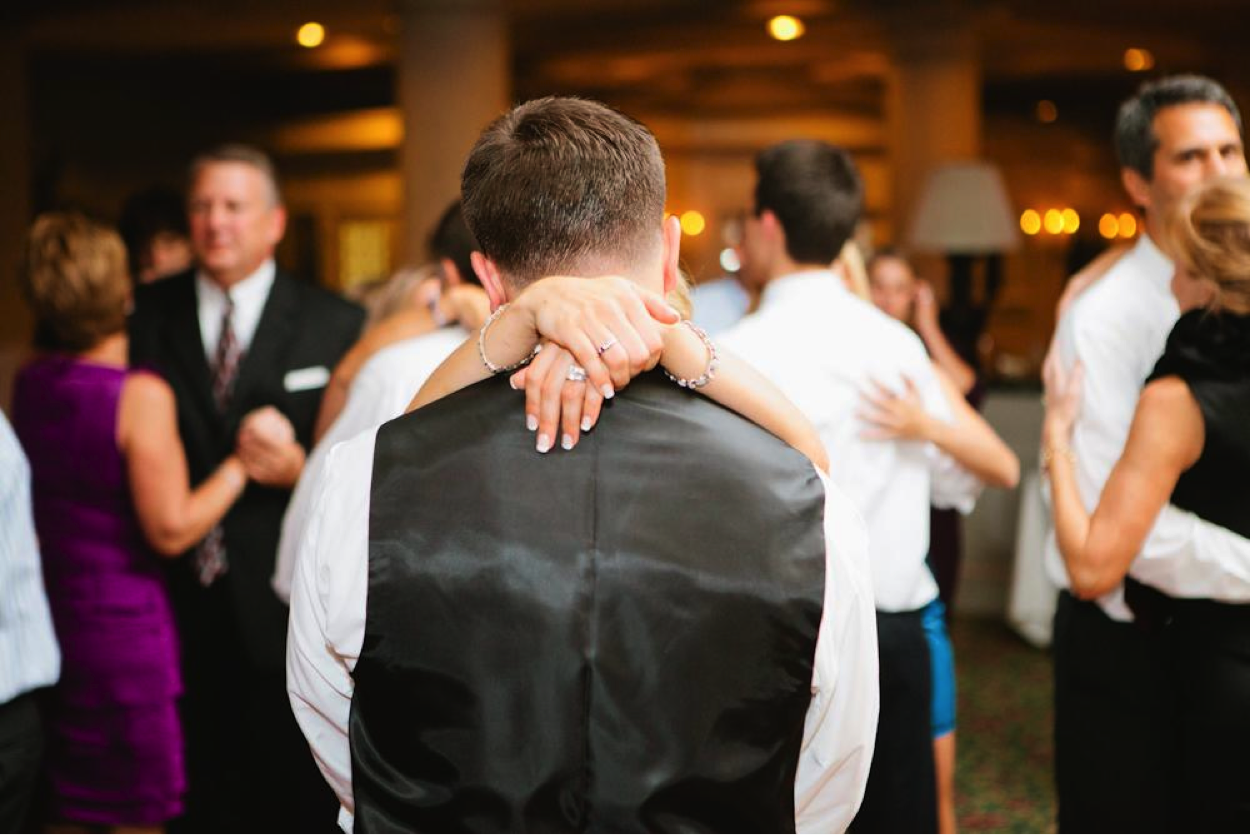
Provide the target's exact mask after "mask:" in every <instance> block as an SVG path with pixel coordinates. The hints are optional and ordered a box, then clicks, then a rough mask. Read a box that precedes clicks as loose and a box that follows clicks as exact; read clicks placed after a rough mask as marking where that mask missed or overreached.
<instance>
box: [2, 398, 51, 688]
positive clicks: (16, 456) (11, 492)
mask: <svg viewBox="0 0 1250 835" xmlns="http://www.w3.org/2000/svg"><path fill="white" fill-rule="evenodd" d="M33 512H34V511H33V509H32V506H31V497H30V462H29V461H27V460H26V455H25V453H24V452H22V447H21V444H20V443H18V440H17V435H16V434H15V433H14V432H13V427H11V426H10V425H9V421H8V419H7V418H6V417H5V416H4V414H3V413H0V705H3V704H6V703H7V702H10V701H12V700H13V699H15V698H16V697H18V696H21V695H22V694H23V693H28V692H30V691H31V690H35V689H37V688H40V687H47V686H48V685H50V684H55V683H56V680H57V678H58V677H59V676H60V673H61V652H60V649H59V648H58V647H57V643H56V633H55V632H54V630H53V626H52V614H51V612H50V611H49V609H48V598H47V596H46V594H45V593H44V587H43V572H42V571H41V570H40V568H39V542H38V539H37V537H36V534H35V519H34V515H33Z"/></svg>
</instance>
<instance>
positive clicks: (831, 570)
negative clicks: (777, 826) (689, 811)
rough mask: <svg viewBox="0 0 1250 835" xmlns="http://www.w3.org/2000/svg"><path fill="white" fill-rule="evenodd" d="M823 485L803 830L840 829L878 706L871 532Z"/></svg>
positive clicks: (849, 813)
mask: <svg viewBox="0 0 1250 835" xmlns="http://www.w3.org/2000/svg"><path fill="white" fill-rule="evenodd" d="M821 480H822V481H823V482H824V486H825V548H826V568H825V599H824V616H823V618H822V619H821V622H820V633H819V637H818V638H817V642H816V658H815V669H814V670H813V674H812V701H811V704H810V705H809V707H808V710H807V719H806V723H805V725H804V729H803V747H802V749H801V751H800V753H799V764H798V770H797V772H796V774H795V781H794V812H795V824H796V827H797V830H798V831H799V832H843V831H845V830H846V828H847V826H849V825H850V823H851V819H852V818H854V817H855V813H856V812H857V811H859V805H860V803H861V802H862V801H863V799H864V787H865V786H866V785H867V783H868V769H869V766H870V765H871V764H872V752H873V746H874V744H875V741H876V733H877V712H878V709H879V706H880V695H879V683H878V674H877V621H876V612H875V611H874V608H873V597H872V579H871V573H870V569H869V565H868V534H867V531H866V529H865V528H864V522H863V520H862V519H861V518H860V517H859V514H858V513H857V512H856V511H855V510H854V508H853V506H852V505H851V503H850V501H849V500H848V499H847V498H846V497H845V496H844V495H843V494H842V493H841V491H839V490H838V489H837V488H836V487H835V486H834V485H833V484H832V483H830V482H829V480H828V479H827V478H825V477H824V476H823V474H822V476H821Z"/></svg>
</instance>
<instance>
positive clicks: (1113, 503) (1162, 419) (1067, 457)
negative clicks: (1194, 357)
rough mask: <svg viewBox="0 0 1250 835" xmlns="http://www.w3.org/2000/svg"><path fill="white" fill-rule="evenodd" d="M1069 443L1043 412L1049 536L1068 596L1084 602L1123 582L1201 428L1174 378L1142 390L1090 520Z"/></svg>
mask: <svg viewBox="0 0 1250 835" xmlns="http://www.w3.org/2000/svg"><path fill="white" fill-rule="evenodd" d="M1048 396H1049V395H1048ZM1070 436H1071V428H1070V422H1069V423H1068V425H1065V421H1064V420H1063V419H1062V416H1059V417H1055V416H1052V414H1050V413H1048V414H1047V419H1046V426H1045V429H1044V434H1043V443H1044V448H1045V449H1046V450H1048V451H1049V459H1050V461H1049V471H1050V483H1051V504H1052V513H1053V516H1054V522H1055V535H1056V538H1057V540H1058V544H1059V550H1060V552H1061V553H1062V554H1063V559H1064V564H1065V566H1066V567H1067V571H1068V577H1069V579H1070V580H1071V582H1072V592H1073V594H1075V595H1076V596H1078V597H1080V598H1083V599H1089V598H1094V597H1099V596H1101V595H1103V594H1106V593H1107V592H1109V591H1111V590H1112V589H1114V588H1115V587H1116V586H1117V585H1119V583H1120V582H1121V581H1123V579H1124V576H1125V575H1126V574H1127V573H1128V569H1129V565H1130V564H1132V562H1133V558H1134V557H1135V556H1136V555H1137V552H1138V551H1140V550H1141V546H1142V543H1143V542H1145V540H1146V537H1147V536H1148V535H1149V533H1150V529H1151V527H1153V526H1154V522H1155V519H1156V518H1157V517H1158V515H1159V511H1160V510H1162V509H1163V506H1164V505H1165V504H1167V502H1168V499H1169V498H1170V497H1171V495H1172V491H1173V490H1174V489H1175V488H1176V482H1177V480H1178V479H1179V478H1180V476H1181V473H1183V472H1184V471H1185V470H1187V469H1189V468H1190V467H1191V466H1193V464H1194V462H1195V461H1197V460H1198V456H1199V455H1201V454H1202V447H1203V444H1204V442H1205V437H1204V436H1205V428H1204V425H1203V421H1202V412H1201V411H1200V410H1199V408H1198V404H1197V402H1196V401H1195V400H1194V398H1193V395H1192V394H1191V393H1190V391H1189V388H1188V387H1187V386H1186V385H1185V383H1184V382H1183V381H1181V380H1180V379H1179V378H1176V377H1167V378H1163V379H1161V380H1156V381H1154V382H1152V383H1150V385H1148V386H1146V388H1145V389H1144V390H1143V391H1142V395H1141V399H1140V400H1139V401H1138V404H1137V412H1136V414H1135V415H1134V416H1133V424H1132V427H1131V429H1130V430H1129V436H1128V442H1127V443H1126V444H1125V447H1124V453H1123V455H1122V456H1121V457H1120V460H1119V461H1118V462H1117V463H1116V465H1115V468H1114V469H1113V470H1112V471H1111V476H1110V477H1109V478H1108V479H1107V484H1106V486H1105V487H1104V488H1103V491H1102V496H1101V498H1100V499H1099V501H1098V507H1097V508H1095V509H1094V513H1093V514H1092V515H1091V514H1089V513H1087V512H1086V510H1085V506H1084V505H1083V504H1082V503H1081V496H1080V492H1079V490H1078V488H1077V483H1076V472H1075V470H1076V468H1075V465H1074V462H1073V460H1072V456H1071V452H1070V451H1068V450H1069V448H1068V446H1067V444H1068V439H1069V437H1070Z"/></svg>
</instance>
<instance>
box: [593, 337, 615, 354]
mask: <svg viewBox="0 0 1250 835" xmlns="http://www.w3.org/2000/svg"><path fill="white" fill-rule="evenodd" d="M615 344H616V337H615V336H609V337H608V339H607V341H606V342H604V343H603V344H602V345H600V346H599V347H598V348H597V349H596V350H598V351H599V353H600V355H602V354H603V352H604V351H606V350H608V349H609V348H611V347H612V346H613V345H615Z"/></svg>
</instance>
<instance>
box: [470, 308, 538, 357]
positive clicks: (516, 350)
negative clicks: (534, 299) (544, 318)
mask: <svg viewBox="0 0 1250 835" xmlns="http://www.w3.org/2000/svg"><path fill="white" fill-rule="evenodd" d="M534 321H535V320H534V314H533V311H532V310H530V309H529V308H528V307H527V306H526V305H524V304H523V303H521V301H520V299H518V300H517V302H516V303H515V304H503V305H500V306H499V307H498V308H496V309H495V312H494V313H492V314H491V316H490V317H489V318H488V319H487V320H486V322H485V324H483V325H482V328H481V330H480V331H479V332H478V343H477V344H478V353H479V354H480V355H481V358H482V364H483V365H485V366H486V369H487V370H488V371H490V372H491V373H492V374H499V373H503V372H506V371H515V370H516V369H517V368H520V367H521V366H522V365H524V364H525V363H526V362H527V361H528V360H529V359H531V358H532V357H533V356H534V354H535V352H536V348H537V347H538V332H537V329H536V328H535V327H534Z"/></svg>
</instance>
